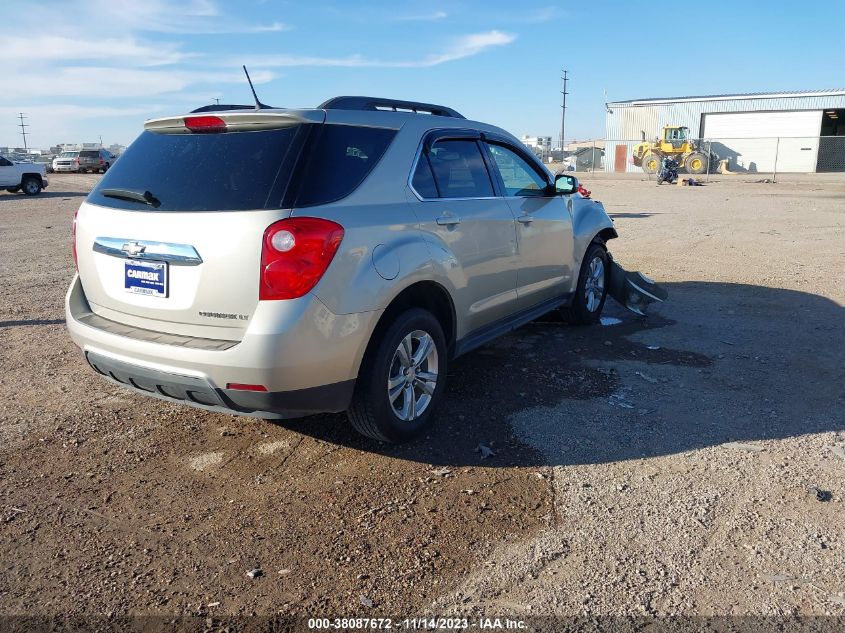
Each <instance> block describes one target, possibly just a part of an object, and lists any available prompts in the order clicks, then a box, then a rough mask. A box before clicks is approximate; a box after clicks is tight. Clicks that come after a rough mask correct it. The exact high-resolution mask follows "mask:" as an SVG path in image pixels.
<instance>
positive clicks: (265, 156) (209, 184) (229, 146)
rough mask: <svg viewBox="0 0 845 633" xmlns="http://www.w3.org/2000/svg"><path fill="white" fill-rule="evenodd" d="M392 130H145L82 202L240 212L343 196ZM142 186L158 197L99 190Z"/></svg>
mask: <svg viewBox="0 0 845 633" xmlns="http://www.w3.org/2000/svg"><path fill="white" fill-rule="evenodd" d="M395 135H396V132H395V130H387V129H382V128H369V127H359V126H352V125H327V124H302V125H295V126H290V127H285V128H282V129H276V130H264V131H259V132H229V133H223V134H162V133H156V132H150V131H145V132H144V133H143V134H141V136H140V137H138V139H137V140H136V141H135V142H134V143H132V145H131V146H130V147H129V148H128V149H127V150H126V151H125V152H124V153H123V154H122V155H121V157H120V160H119V161H117V162H115V163H114V165H113V166H112V167H111V168H110V169H109V170H108V171H107V172H106V175H105V176H103V178H102V180H100V183H99V184H98V185H97V187H96V188H95V189H94V190H93V191H92V192H91V194H90V195H89V196H88V201H89V202H92V203H94V204H98V205H101V206H106V207H115V208H119V209H131V210H136V211H148V210H156V211H242V210H249V209H274V208H275V209H277V208H280V207H282V206H284V207H291V206H297V207H302V206H313V205H316V204H326V203H329V202H334V201H336V200H340V199H341V198H344V197H346V196H348V195H349V194H350V193H352V191H354V190H355V189H356V188H357V187H358V186H359V185H360V184H361V183H362V182H363V181H364V179H365V178H366V177H367V175H368V174H369V173H370V172H371V171H372V169H373V167H375V165H376V163H378V161H379V159H380V158H381V156H382V155H383V154H384V152H385V150H386V149H387V147H388V145H390V141H391V140H392V139H393V137H394V136H395ZM109 189H111V190H115V189H118V190H129V191H132V192H136V193H140V194H143V193H145V192H147V191H149V192H150V194H152V196H153V197H154V198H156V199H157V200H158V201H159V202H160V206H158V207H157V208H155V209H153V208H151V207H149V206H147V205H144V204H143V203H138V202H133V201H131V200H124V199H122V198H115V197H113V196H106V195H103V192H104V191H106V190H109Z"/></svg>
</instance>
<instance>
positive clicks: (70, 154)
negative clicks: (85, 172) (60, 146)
mask: <svg viewBox="0 0 845 633" xmlns="http://www.w3.org/2000/svg"><path fill="white" fill-rule="evenodd" d="M77 156H79V152H62V153H61V154H59V158H76V157H77Z"/></svg>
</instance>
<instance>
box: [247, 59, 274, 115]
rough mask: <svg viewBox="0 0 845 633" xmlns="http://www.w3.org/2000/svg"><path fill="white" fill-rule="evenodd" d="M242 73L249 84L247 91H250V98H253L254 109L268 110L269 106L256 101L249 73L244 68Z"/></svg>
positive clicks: (256, 96)
mask: <svg viewBox="0 0 845 633" xmlns="http://www.w3.org/2000/svg"><path fill="white" fill-rule="evenodd" d="M243 69H244V73H245V74H246V80H247V81H248V82H249V89H250V90H252V96H253V97H254V98H255V109H256V110H261V109H262V108H269V107H270V106H268V105H266V104H264V103H261V102H260V101H259V100H258V95H257V94H255V86H253V85H252V79H250V78H249V72H248V71H247V69H246V66H244V67H243Z"/></svg>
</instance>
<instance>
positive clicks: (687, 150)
mask: <svg viewBox="0 0 845 633" xmlns="http://www.w3.org/2000/svg"><path fill="white" fill-rule="evenodd" d="M664 156H671V157H672V158H674V159H675V160H676V161H678V164H679V165H680V166H681V167H682V168H684V169H686V170H687V172H688V173H690V174H703V173H704V172H705V171H707V154H705V153H704V152H702V151H701V150H700V149H698V148H697V147H696V145H695V143H694V142H693V141H692V140H691V139H690V138H689V128H688V127H682V126H676V125H664V126H663V137H662V138H656V139H654V142H653V143H649V142H648V141H646V140H645V134H643V142H642V143H637V144H636V145H634V164H635V165H637V166H638V167H642V168H643V171H644V172H645V173H647V174H653V173H655V172H657V170H658V169H660V161H661V160H663V157H664Z"/></svg>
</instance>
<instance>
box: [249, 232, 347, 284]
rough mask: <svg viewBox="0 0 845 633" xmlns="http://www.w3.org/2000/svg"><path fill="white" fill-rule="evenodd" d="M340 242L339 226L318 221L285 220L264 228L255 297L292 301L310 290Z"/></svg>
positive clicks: (318, 279)
mask: <svg viewBox="0 0 845 633" xmlns="http://www.w3.org/2000/svg"><path fill="white" fill-rule="evenodd" d="M274 238H275V239H274ZM342 239H343V227H342V226H340V224H336V223H335V222H330V221H329V220H321V219H319V218H288V219H287V220H280V221H279V222H276V223H275V224H271V225H270V226H268V227H267V230H266V231H264V242H263V244H262V248H261V279H260V282H259V283H260V285H259V290H258V298H259V299H261V300H273V299H296V298H297V297H301V296H302V295H304V294H305V293H307V292H308V291H310V290H311V289H312V288H313V287H314V286H316V285H317V282H318V281H320V278H321V277H322V276H323V273H325V272H326V269H327V268H328V267H329V264H331V263H332V259H333V258H334V255H335V253H336V252H337V248H338V246H340V241H341V240H342Z"/></svg>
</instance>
